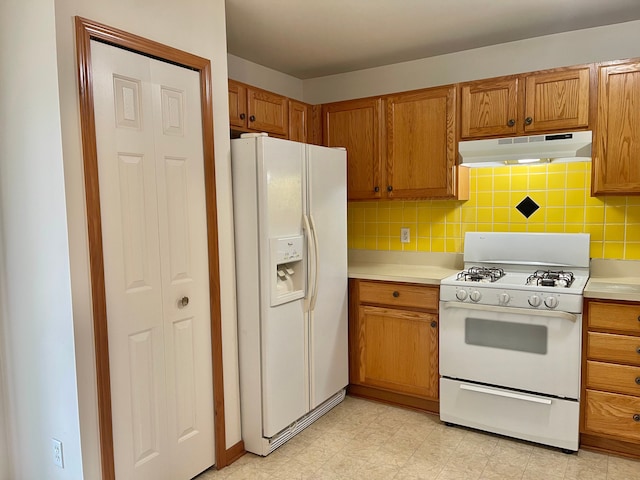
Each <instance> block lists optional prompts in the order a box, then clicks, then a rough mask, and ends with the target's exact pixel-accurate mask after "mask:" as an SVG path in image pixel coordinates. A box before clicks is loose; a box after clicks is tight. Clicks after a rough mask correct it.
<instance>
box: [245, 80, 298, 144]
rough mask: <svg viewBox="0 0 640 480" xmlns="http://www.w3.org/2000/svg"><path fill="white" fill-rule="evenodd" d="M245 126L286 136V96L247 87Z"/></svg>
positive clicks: (287, 113)
mask: <svg viewBox="0 0 640 480" xmlns="http://www.w3.org/2000/svg"><path fill="white" fill-rule="evenodd" d="M247 115H248V116H249V123H248V124H247V126H248V127H249V128H251V129H252V130H258V131H260V132H268V133H274V134H276V135H282V136H286V135H287V134H288V133H289V103H288V99H287V97H283V96H282V95H276V94H275V93H271V92H267V91H265V90H260V89H258V88H254V87H247Z"/></svg>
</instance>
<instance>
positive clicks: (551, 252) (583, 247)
mask: <svg viewBox="0 0 640 480" xmlns="http://www.w3.org/2000/svg"><path fill="white" fill-rule="evenodd" d="M464 260H465V268H464V270H462V271H461V272H458V273H456V274H455V275H452V276H450V277H448V278H445V279H444V280H442V282H441V284H440V285H441V287H440V300H441V301H454V302H466V303H475V304H480V305H493V306H510V307H518V308H535V309H547V310H558V311H566V312H576V313H579V312H581V311H582V292H583V291H584V287H585V286H586V284H587V280H588V279H589V235H586V234H539V233H538V234H536V233H479V232H468V233H467V234H466V236H465V251H464Z"/></svg>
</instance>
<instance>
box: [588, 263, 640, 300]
mask: <svg viewBox="0 0 640 480" xmlns="http://www.w3.org/2000/svg"><path fill="white" fill-rule="evenodd" d="M590 273H591V276H590V278H589V282H587V286H586V287H585V289H584V296H585V298H600V299H603V300H626V301H632V302H640V262H638V261H634V260H604V259H593V260H591V272H590Z"/></svg>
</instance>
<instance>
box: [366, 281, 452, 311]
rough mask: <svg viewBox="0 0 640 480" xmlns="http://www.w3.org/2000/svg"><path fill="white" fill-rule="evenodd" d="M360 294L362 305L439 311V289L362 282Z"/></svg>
mask: <svg viewBox="0 0 640 480" xmlns="http://www.w3.org/2000/svg"><path fill="white" fill-rule="evenodd" d="M359 293H360V302H361V303H374V304H379V305H390V306H394V307H413V308H420V309H425V310H433V311H437V310H438V296H439V289H438V287H427V286H421V285H407V284H400V283H384V282H363V281H361V282H360V291H359Z"/></svg>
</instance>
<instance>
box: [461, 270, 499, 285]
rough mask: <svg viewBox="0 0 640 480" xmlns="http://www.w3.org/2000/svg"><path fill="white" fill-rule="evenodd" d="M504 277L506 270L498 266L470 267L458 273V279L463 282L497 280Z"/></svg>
mask: <svg viewBox="0 0 640 480" xmlns="http://www.w3.org/2000/svg"><path fill="white" fill-rule="evenodd" d="M502 277H504V270H503V269H502V268H498V267H469V268H468V269H467V270H463V271H462V272H460V273H458V276H457V277H456V280H460V281H463V282H495V281H496V280H498V279H499V278H502Z"/></svg>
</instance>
